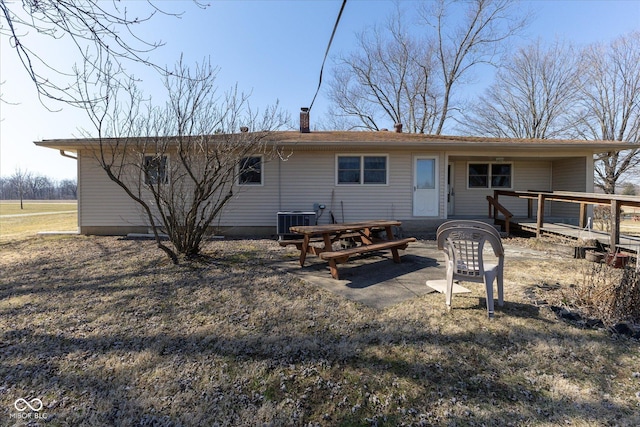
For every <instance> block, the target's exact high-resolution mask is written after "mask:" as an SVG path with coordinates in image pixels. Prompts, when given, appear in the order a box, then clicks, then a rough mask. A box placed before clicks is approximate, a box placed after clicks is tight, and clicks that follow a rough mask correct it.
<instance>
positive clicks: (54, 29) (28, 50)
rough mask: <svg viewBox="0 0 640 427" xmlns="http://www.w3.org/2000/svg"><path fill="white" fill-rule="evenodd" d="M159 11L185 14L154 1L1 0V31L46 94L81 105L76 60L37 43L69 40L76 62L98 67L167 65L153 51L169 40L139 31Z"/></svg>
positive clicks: (34, 81) (47, 97)
mask: <svg viewBox="0 0 640 427" xmlns="http://www.w3.org/2000/svg"><path fill="white" fill-rule="evenodd" d="M194 3H195V4H197V5H199V6H202V5H201V4H200V3H198V2H197V1H194ZM131 8H133V9H135V11H131V10H130V9H131ZM158 14H164V15H172V16H179V13H173V12H167V11H164V10H161V9H160V8H159V7H158V6H156V5H155V4H154V3H153V2H151V1H147V2H144V3H142V2H138V3H136V4H135V5H134V4H133V3H131V4H127V3H121V2H116V1H112V2H105V1H98V0H89V1H83V0H23V1H10V0H0V36H2V37H7V38H8V39H9V41H10V43H11V45H12V46H13V48H14V49H15V52H16V53H17V55H18V57H19V58H20V61H21V63H22V65H23V67H24V69H25V71H26V72H27V74H28V75H29V77H30V78H31V80H32V81H33V83H34V85H35V87H36V89H37V91H38V94H39V96H40V97H41V100H44V99H52V100H58V101H62V102H65V103H68V104H72V105H79V103H81V102H82V100H81V99H78V98H75V97H74V94H76V93H77V91H75V90H73V89H72V88H71V87H70V85H72V84H73V83H74V75H75V73H74V72H73V69H72V67H73V66H74V64H69V68H68V69H65V68H63V67H62V66H57V65H55V64H53V61H52V57H50V56H47V52H44V51H42V49H41V48H40V50H38V47H34V46H38V44H37V43H36V40H38V39H40V40H43V39H45V40H53V41H58V40H59V41H61V42H66V44H65V45H64V46H65V47H67V48H71V49H75V50H76V52H77V54H78V56H77V58H78V60H77V61H76V62H75V64H76V65H77V64H84V66H88V67H92V68H93V70H94V71H100V70H102V69H104V68H105V66H106V64H107V62H109V63H111V64H112V66H113V64H116V65H117V66H118V67H119V68H120V70H121V71H123V70H125V69H126V64H125V63H126V62H133V63H139V64H145V65H149V66H152V67H155V68H157V69H159V70H160V71H161V69H160V67H158V66H156V65H155V64H154V63H153V62H152V61H151V60H150V59H149V58H148V55H149V54H150V52H151V51H153V50H155V49H156V48H158V47H160V46H162V45H163V42H161V41H148V40H144V39H143V38H141V37H140V36H138V35H137V32H138V31H137V30H139V27H140V26H141V25H142V24H143V23H145V22H147V21H149V20H151V19H152V18H153V17H154V16H155V15H158ZM80 67H81V68H82V67H83V66H82V65H80ZM80 106H81V107H82V105H80Z"/></svg>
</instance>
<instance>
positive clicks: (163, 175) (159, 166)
mask: <svg viewBox="0 0 640 427" xmlns="http://www.w3.org/2000/svg"><path fill="white" fill-rule="evenodd" d="M143 172H144V183H145V184H147V185H157V184H166V183H167V156H160V155H156V156H144V171H143Z"/></svg>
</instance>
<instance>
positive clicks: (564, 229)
mask: <svg viewBox="0 0 640 427" xmlns="http://www.w3.org/2000/svg"><path fill="white" fill-rule="evenodd" d="M512 223H513V224H512V225H513V226H515V228H520V229H522V230H525V231H530V232H532V233H535V232H536V229H537V224H536V221H535V220H533V221H532V220H531V219H530V218H514V219H512ZM542 232H543V233H547V234H554V235H558V236H565V237H569V238H573V239H576V240H577V239H595V240H597V241H598V242H599V243H600V244H601V245H602V246H604V247H609V245H610V244H609V241H610V239H611V237H610V235H609V233H607V232H605V231H597V230H591V232H589V231H588V230H586V229H584V228H580V227H577V226H575V225H570V224H562V223H559V222H545V223H544V225H543V226H542ZM617 248H618V249H619V250H622V251H625V252H634V253H636V254H637V253H638V250H639V249H640V237H636V236H627V235H624V234H620V242H619V243H618V245H617Z"/></svg>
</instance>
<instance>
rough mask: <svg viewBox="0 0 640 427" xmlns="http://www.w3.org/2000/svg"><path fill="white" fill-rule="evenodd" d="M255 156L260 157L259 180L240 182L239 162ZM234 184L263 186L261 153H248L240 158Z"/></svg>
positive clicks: (262, 159) (240, 170)
mask: <svg viewBox="0 0 640 427" xmlns="http://www.w3.org/2000/svg"><path fill="white" fill-rule="evenodd" d="M253 157H257V158H259V159H260V163H259V164H260V182H259V183H258V182H241V181H240V178H241V177H242V168H241V163H242V161H243V160H244V159H248V158H253ZM236 185H238V186H240V187H263V186H264V156H263V155H262V154H249V155H246V156H243V157H242V158H240V161H239V162H238V175H237V179H236Z"/></svg>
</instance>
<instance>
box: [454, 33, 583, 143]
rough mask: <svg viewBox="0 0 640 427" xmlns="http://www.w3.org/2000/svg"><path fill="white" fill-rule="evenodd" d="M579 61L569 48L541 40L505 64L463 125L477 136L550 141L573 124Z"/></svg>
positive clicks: (578, 85)
mask: <svg viewBox="0 0 640 427" xmlns="http://www.w3.org/2000/svg"><path fill="white" fill-rule="evenodd" d="M581 74H582V73H581V70H580V64H579V61H578V56H577V54H576V53H575V52H574V50H573V48H572V47H571V46H567V45H564V44H561V43H557V42H556V43H555V44H553V45H552V46H551V47H550V48H547V49H545V48H543V47H542V46H541V45H540V42H539V41H538V42H537V43H535V44H532V45H529V46H527V47H524V48H521V49H519V50H518V51H517V53H516V54H515V55H514V56H513V57H512V58H509V59H508V60H506V61H505V62H504V65H503V66H502V67H501V68H500V69H499V70H498V72H497V74H496V78H495V82H494V83H493V84H492V85H491V86H490V87H489V88H488V89H487V90H486V91H485V94H484V95H482V96H480V97H479V99H478V101H477V102H476V103H475V104H474V106H473V107H472V108H471V109H470V114H465V115H464V120H463V121H462V128H463V129H464V130H465V131H467V132H471V133H472V134H476V135H485V136H495V137H510V138H536V139H552V138H560V137H567V135H568V134H569V131H570V129H571V128H572V127H573V126H574V125H575V123H573V122H572V121H571V120H569V117H570V115H571V114H570V111H571V109H572V108H573V106H574V104H575V103H576V101H577V99H578V93H579V92H580V90H581V82H580V76H581Z"/></svg>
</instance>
